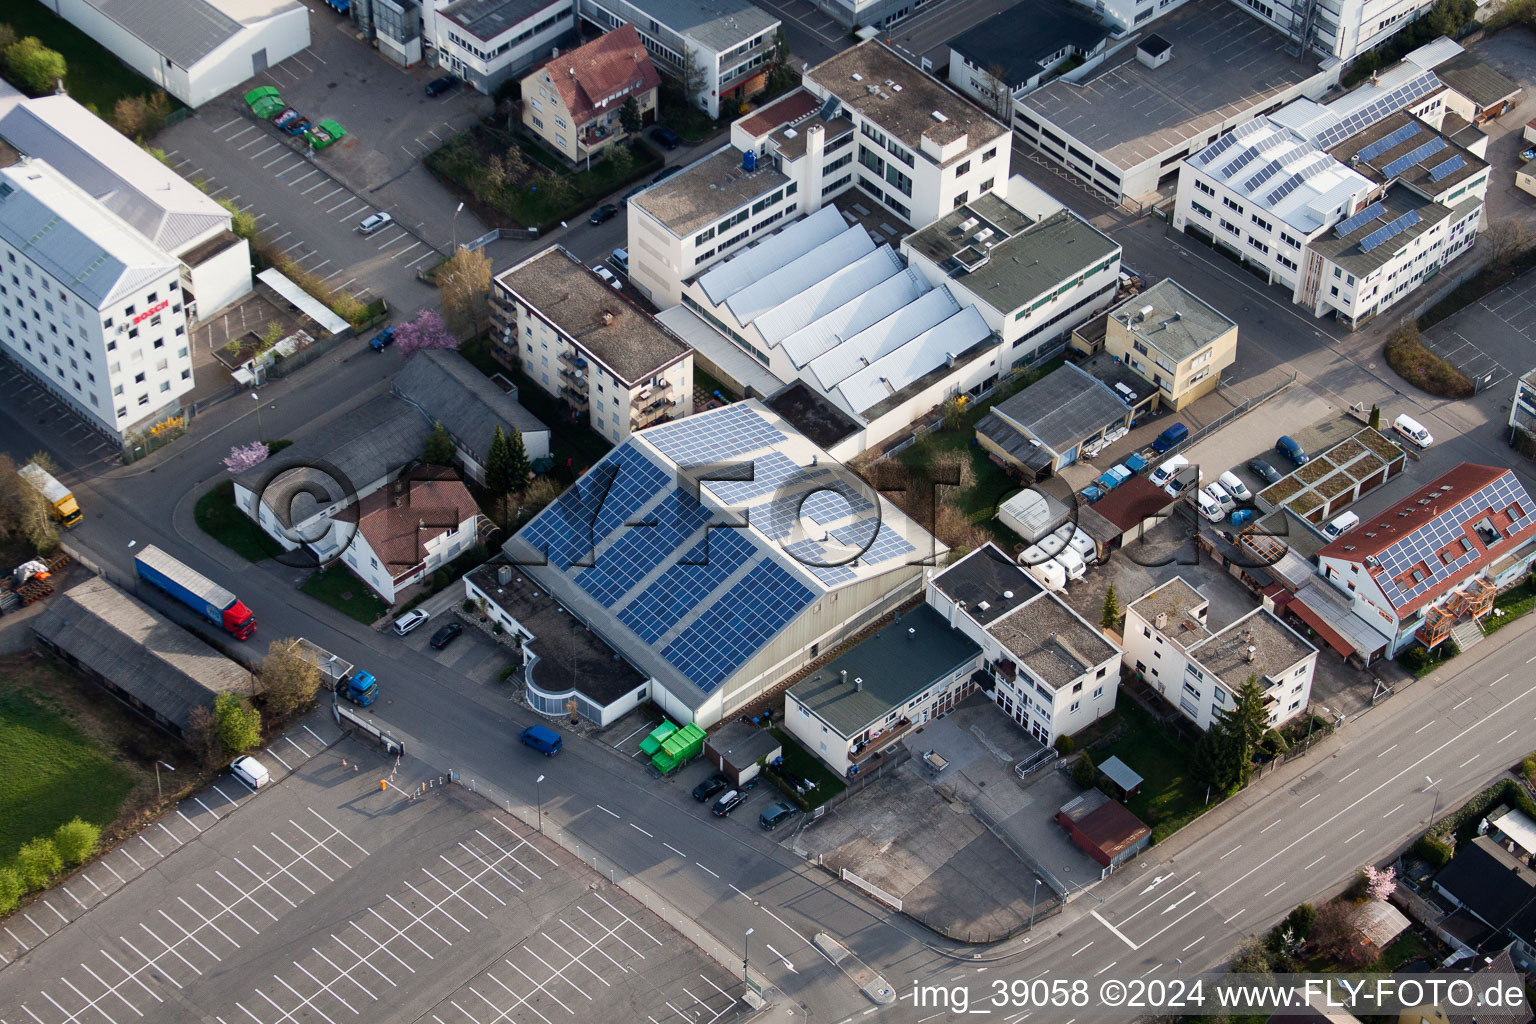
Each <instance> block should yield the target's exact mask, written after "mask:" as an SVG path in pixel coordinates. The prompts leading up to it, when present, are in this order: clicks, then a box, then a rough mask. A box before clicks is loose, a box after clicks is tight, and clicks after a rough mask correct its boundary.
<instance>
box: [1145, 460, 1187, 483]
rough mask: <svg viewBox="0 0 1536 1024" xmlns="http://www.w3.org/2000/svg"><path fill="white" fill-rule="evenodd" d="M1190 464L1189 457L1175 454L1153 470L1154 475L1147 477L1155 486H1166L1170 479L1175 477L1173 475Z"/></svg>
mask: <svg viewBox="0 0 1536 1024" xmlns="http://www.w3.org/2000/svg"><path fill="white" fill-rule="evenodd" d="M1188 466H1189V460H1188V459H1186V458H1185V457H1184V456H1182V455H1175V456H1174V457H1173V458H1171V459H1169V460H1168V461H1167V462H1164V463H1163V464H1162V465H1161V466H1158V467H1157V468H1156V469H1154V470H1153V471H1152V475H1151V476H1150V477H1148V478H1147V479H1149V480H1151V481H1152V484H1153V486H1155V487H1164V486H1166V485H1167V483H1168V481H1169V480H1172V479H1173V475H1174V474H1175V473H1177V472H1178V471H1179V470H1181V469H1184V468H1186V467H1188Z"/></svg>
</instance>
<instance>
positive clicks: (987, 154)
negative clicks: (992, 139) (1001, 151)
mask: <svg viewBox="0 0 1536 1024" xmlns="http://www.w3.org/2000/svg"><path fill="white" fill-rule="evenodd" d="M995 156H997V147H996V146H993V147H992V148H991V149H989V150H987V151H986V152H985V153H983V154H981V162H982V163H986V162H987V161H988V160H991V159H992V158H993V157H995Z"/></svg>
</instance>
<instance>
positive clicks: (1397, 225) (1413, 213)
mask: <svg viewBox="0 0 1536 1024" xmlns="http://www.w3.org/2000/svg"><path fill="white" fill-rule="evenodd" d="M1418 222H1419V211H1418V210H1409V211H1408V212H1407V213H1405V214H1403V215H1402V216H1401V217H1399V218H1397V219H1396V220H1394V221H1393V222H1392V223H1390V224H1388V225H1387V226H1386V227H1384V228H1377V229H1376V230H1375V231H1372V232H1371V233H1370V234H1368V235H1366V236H1365V237H1364V238H1362V239H1361V240H1360V249H1361V250H1362V251H1363V252H1370V251H1371V250H1372V249H1374V248H1376V247H1377V246H1378V245H1381V244H1383V243H1384V242H1387V241H1390V240H1391V239H1392V238H1394V237H1396V236H1397V235H1400V234H1402V233H1403V232H1404V231H1407V230H1408V229H1409V228H1411V227H1413V226H1414V225H1415V224H1417V223H1418Z"/></svg>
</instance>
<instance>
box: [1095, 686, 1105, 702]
mask: <svg viewBox="0 0 1536 1024" xmlns="http://www.w3.org/2000/svg"><path fill="white" fill-rule="evenodd" d="M1102 696H1104V687H1102V686H1095V687H1094V688H1093V699H1094V700H1098V699H1099V698H1100V697H1102Z"/></svg>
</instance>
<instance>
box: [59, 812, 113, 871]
mask: <svg viewBox="0 0 1536 1024" xmlns="http://www.w3.org/2000/svg"><path fill="white" fill-rule="evenodd" d="M100 841H101V829H99V828H97V827H96V826H95V825H92V824H91V823H90V822H88V821H85V820H84V819H82V818H72V819H70V820H69V821H66V822H65V823H64V824H62V825H60V826H59V827H58V829H57V830H56V831H55V832H54V833H53V846H54V849H56V850H58V851H59V856H60V857H62V858H63V859H64V863H66V864H72V865H73V864H84V863H85V862H86V861H88V860H90V859H91V854H93V853H95V852H96V844H97V843H98V842H100Z"/></svg>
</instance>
